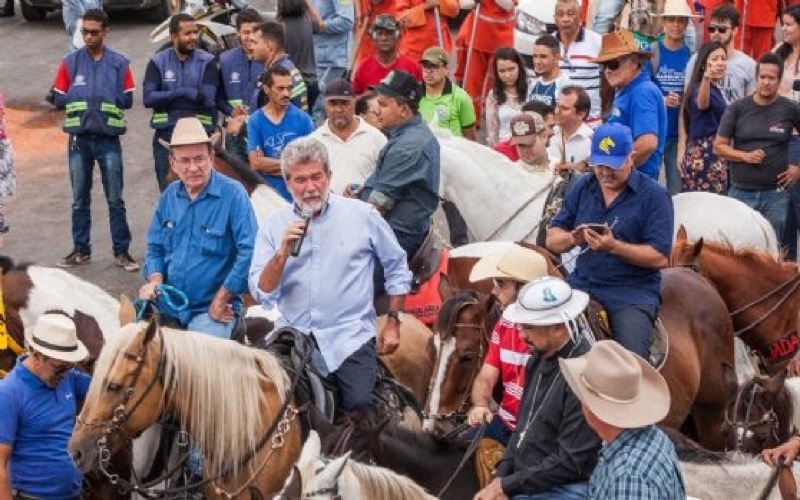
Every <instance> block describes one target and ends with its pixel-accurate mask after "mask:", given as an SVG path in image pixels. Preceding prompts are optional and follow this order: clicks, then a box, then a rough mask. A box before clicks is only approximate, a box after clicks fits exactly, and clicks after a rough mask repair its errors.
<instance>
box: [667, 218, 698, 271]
mask: <svg viewBox="0 0 800 500" xmlns="http://www.w3.org/2000/svg"><path fill="white" fill-rule="evenodd" d="M703 243H704V241H703V238H700V239H699V240H697V241H691V240H689V237H688V235H687V232H686V227H685V226H684V225H683V224H681V225H680V227H679V228H678V233H677V234H676V235H675V242H674V243H673V245H672V253H671V254H670V265H671V266H672V267H688V268H690V269H692V270H694V271H699V269H700V263H699V261H698V259H699V258H700V252H701V251H702V250H703Z"/></svg>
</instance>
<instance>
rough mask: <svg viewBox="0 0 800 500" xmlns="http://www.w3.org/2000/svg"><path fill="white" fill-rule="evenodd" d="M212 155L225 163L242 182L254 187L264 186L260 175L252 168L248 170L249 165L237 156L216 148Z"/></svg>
mask: <svg viewBox="0 0 800 500" xmlns="http://www.w3.org/2000/svg"><path fill="white" fill-rule="evenodd" d="M214 153H215V154H216V155H217V156H218V157H220V158H221V159H222V160H223V161H224V162H225V163H227V164H228V166H229V167H231V170H233V171H235V172H236V174H237V175H239V176H240V177H241V178H242V181H244V182H245V183H247V184H253V185H254V186H257V185H259V184H266V183H265V182H264V179H262V178H261V176H260V175H258V174H257V173H256V172H255V171H254V170H253V169H252V168H250V166H249V165H247V164H246V163H245V162H243V161H242V160H241V159H240V158H239V157H238V156H236V155H233V154H231V153H229V152H227V151H225V149H224V148H221V147H218V146H215V147H214Z"/></svg>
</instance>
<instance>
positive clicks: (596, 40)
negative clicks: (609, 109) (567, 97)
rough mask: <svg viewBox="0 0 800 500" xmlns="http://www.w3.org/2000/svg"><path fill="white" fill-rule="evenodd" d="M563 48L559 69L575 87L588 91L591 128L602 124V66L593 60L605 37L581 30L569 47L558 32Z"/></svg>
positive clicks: (557, 37)
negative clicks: (590, 105)
mask: <svg viewBox="0 0 800 500" xmlns="http://www.w3.org/2000/svg"><path fill="white" fill-rule="evenodd" d="M554 36H555V37H556V39H558V42H559V46H560V47H561V63H560V64H559V68H560V69H561V72H562V73H563V74H566V75H567V76H569V79H570V80H572V82H573V83H574V84H575V85H580V86H581V87H583V88H585V89H586V92H587V93H588V94H589V98H590V99H591V100H592V109H591V110H590V111H589V116H588V117H587V119H586V122H587V123H588V124H589V126H591V127H597V126H599V125H601V124H602V121H601V120H600V65H599V64H597V63H594V62H592V59H594V58H595V57H597V55H598V54H599V53H600V48H601V46H602V43H603V37H602V36H601V35H600V34H599V33H596V32H594V31H591V30H587V29H586V28H581V30H580V32H579V33H578V38H576V39H575V41H574V42H572V43H571V44H569V45H568V46H566V45H564V42H563V40H561V36H560V34H559V33H558V32H555V33H554Z"/></svg>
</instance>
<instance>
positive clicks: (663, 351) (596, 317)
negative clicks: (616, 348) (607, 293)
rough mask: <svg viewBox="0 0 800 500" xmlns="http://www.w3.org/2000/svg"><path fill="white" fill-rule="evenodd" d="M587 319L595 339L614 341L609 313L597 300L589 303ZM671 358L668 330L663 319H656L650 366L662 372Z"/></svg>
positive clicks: (651, 344)
mask: <svg viewBox="0 0 800 500" xmlns="http://www.w3.org/2000/svg"><path fill="white" fill-rule="evenodd" d="M586 318H587V320H588V321H589V327H590V328H591V329H592V333H594V336H595V338H599V339H613V338H614V332H613V331H612V330H611V326H610V324H609V322H608V313H606V310H605V309H604V308H603V306H601V305H600V303H599V302H597V301H596V300H590V301H589V307H588V308H587V310H586ZM668 356H669V337H668V336H667V329H666V328H665V327H664V323H663V322H662V321H661V317H658V318H656V321H655V323H653V340H652V342H651V343H650V359H649V360H648V361H650V364H651V365H653V366H654V367H655V369H656V370H659V371H660V370H661V368H662V367H663V366H664V363H666V362H667V357H668Z"/></svg>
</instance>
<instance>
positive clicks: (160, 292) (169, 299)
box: [133, 283, 189, 322]
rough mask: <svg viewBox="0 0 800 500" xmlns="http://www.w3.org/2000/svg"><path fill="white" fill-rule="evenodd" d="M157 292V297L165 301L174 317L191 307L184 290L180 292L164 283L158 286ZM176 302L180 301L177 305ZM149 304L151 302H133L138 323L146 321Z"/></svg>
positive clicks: (141, 300)
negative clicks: (145, 315)
mask: <svg viewBox="0 0 800 500" xmlns="http://www.w3.org/2000/svg"><path fill="white" fill-rule="evenodd" d="M155 291H156V296H158V297H162V298H163V299H164V304H165V305H166V306H167V307H166V309H167V310H168V311H169V312H170V313H172V316H176V315H177V313H179V312H181V311H183V310H185V309H186V308H187V307H189V298H188V297H187V296H186V293H185V292H184V291H183V290H179V289H177V288H175V287H174V286H172V285H166V284H164V283H162V284H160V285H156V288H155ZM176 300H177V301H178V302H177V303H176ZM149 302H150V301H148V300H145V299H136V300H134V301H133V308H134V309H135V310H136V321H137V322H139V321H142V320H143V319H144V314H145V312H146V311H147V304H148V303H149Z"/></svg>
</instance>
